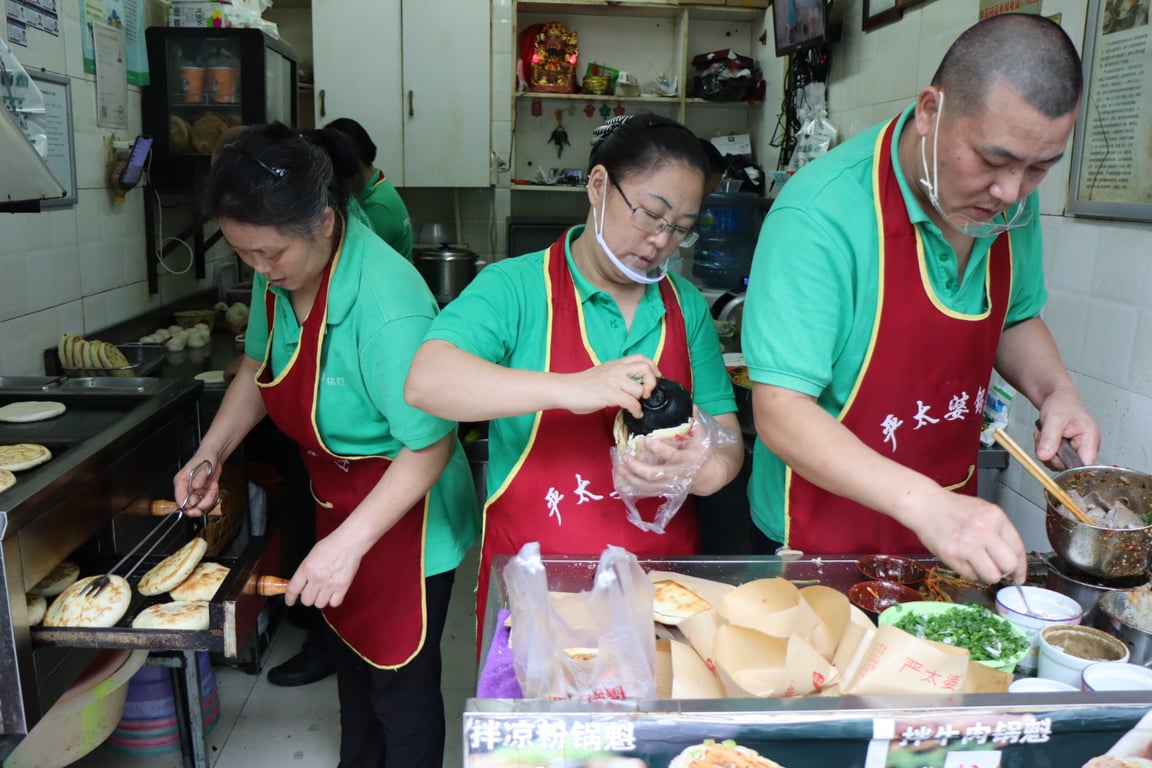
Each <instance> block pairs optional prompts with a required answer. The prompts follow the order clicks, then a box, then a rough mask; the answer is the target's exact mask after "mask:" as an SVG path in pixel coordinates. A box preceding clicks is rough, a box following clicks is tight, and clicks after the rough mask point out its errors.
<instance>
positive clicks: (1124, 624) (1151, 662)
mask: <svg viewBox="0 0 1152 768" xmlns="http://www.w3.org/2000/svg"><path fill="white" fill-rule="evenodd" d="M1099 603H1100V613H1101V614H1102V616H1101V617H1100V621H1099V622H1098V624H1097V626H1099V627H1100V628H1101V629H1103V630H1105V631H1108V632H1111V633H1112V634H1113V635H1115V636H1116V637H1118V638H1120V639H1121V640H1123V641H1124V642H1125V643H1127V644H1128V654H1129V656H1128V660H1129V661H1131V662H1132V663H1133V664H1140V665H1142V666H1145V667H1152V632H1149V631H1147V630H1144V629H1141V628H1140V627H1137V626H1134V625H1133V623H1132V614H1131V609H1130V608H1129V607H1128V592H1127V591H1122V592H1119V591H1118V592H1106V593H1104V594H1103V595H1100V597H1099Z"/></svg>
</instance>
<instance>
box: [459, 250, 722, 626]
mask: <svg viewBox="0 0 1152 768" xmlns="http://www.w3.org/2000/svg"><path fill="white" fill-rule="evenodd" d="M567 238H568V235H567V233H565V234H564V235H561V236H560V239H559V240H557V241H556V242H555V243H553V245H552V247H551V249H549V252H548V257H547V258H546V259H545V260H544V270H545V272H544V278H545V281H546V286H547V291H548V296H549V322H548V325H549V335H548V362H547V363H546V364H545V370H547V371H549V372H555V373H575V372H578V371H585V370H587V369H589V368H592V367H593V366H596V365H599V364H600V362H601V361H600V360H599V359H598V358H597V357H596V354H595V353H594V352H593V351H592V349H591V347H590V346H589V344H588V343H587V341H586V340H587V338H588V335H587V332H586V331H585V328H584V316H583V309H582V307H581V304H580V296H579V294H578V293H577V291H576V286H575V284H574V283H573V282H572V274H571V273H570V272H569V271H568V262H567V258H566V257H565V247H564V246H565V242H566V240H567ZM660 296H661V298H662V299H663V301H664V307H665V315H664V321H663V326H664V327H663V332H662V333H663V337H662V339H661V342H660V346H659V348H658V350H657V353H656V355H655V362H656V364H657V365H658V366H659V368H660V372H661V374H663V375H664V376H665V377H666V378H669V379H674V380H675V381H678V382H680V383H681V384H683V385H684V386H685V387H686V388H687V389H688V391H689V392H691V391H692V362H691V357H690V355H689V351H688V334H687V331H686V330H685V327H684V315H683V313H682V312H681V309H680V301H679V299H678V297H677V296H676V290H675V288H674V287H673V286H672V280H671V279H670V278H669V279H665V280H662V281H661V282H660ZM617 411H618V409H616V408H605V409H604V410H602V411H599V412H597V413H589V414H580V415H578V414H574V413H572V412H570V411H566V410H563V409H552V410H547V411H541V412H539V413H537V414H536V423H535V425H534V429H533V432H532V437H531V438H530V439H529V441H528V445H527V446H526V447H525V448H524V452H523V453H522V454H521V455H520V459H519V461H518V462H517V463H516V466H515V468H514V469H513V470H512V472H511V474H510V475H509V477H508V479H507V480H505V481H504V485H503V486H502V487H500V488H499V489H497V490H496V492H495V493H492V494H490V495H489V501H488V503H487V504H486V505H485V508H484V537H483V544H482V547H481V551H480V576H479V586H478V590H477V593H476V606H477V609H476V616H477V620H478V621H479V622H483V621H484V607H485V603H486V601H487V597H488V577H489V571H490V570H491V565H492V557H493V556H494V555H501V554H510V555H514V554H516V553H517V552H519V551H520V547H522V546H523V545H524V544H525V543H527V542H529V541H538V542H540V553H541V554H543V555H550V554H571V555H591V556H594V557H599V555H600V553H601V552H602V551H603V550H604V547H605V546H607V545H608V544H615V545H616V546H619V547H623V548H625V549H627V550H628V551H629V552H632V553H633V554H635V555H638V556H641V557H643V556H656V557H659V556H666V555H691V554H695V553H696V552H697V551H698V549H699V531H698V530H697V527H696V505H695V502H694V500H693V499H692V497H691V496H689V497H688V499H687V500H686V501H685V502H684V506H682V507H681V508H680V511H679V512H677V513H676V516H675V517H673V518H672V520H671V521H670V522H669V523H668V526H667V528H666V529H665V531H664V533H663V534H657V533H651V532H647V531H642V530H640V529H639V528H637V527H636V526H634V525H632V523H630V522H628V519H627V517H626V515H627V509H626V508H625V506H624V502H622V501H621V500H620V499H619V497H618V495H617V494H616V493H615V491H614V490H613V488H614V486H613V483H612V461H611V459H610V457H609V450H610V449H611V448H612V446H614V445H615V444H616V441H615V439H614V438H613V436H612V423H613V420H614V419H615V418H616V413H617ZM662 501H663V499H658V498H657V499H644V500H642V501H641V503H640V504H639V505H638V506H639V510H640V514H641V517H642V518H643V519H645V520H652V519H654V518H655V514H656V509H657V508H658V507H659V506H660V504H661V503H662Z"/></svg>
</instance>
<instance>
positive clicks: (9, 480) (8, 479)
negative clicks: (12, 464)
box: [0, 469, 16, 493]
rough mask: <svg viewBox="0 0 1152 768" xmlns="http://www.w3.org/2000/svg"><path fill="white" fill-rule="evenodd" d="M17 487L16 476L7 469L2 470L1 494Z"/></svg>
mask: <svg viewBox="0 0 1152 768" xmlns="http://www.w3.org/2000/svg"><path fill="white" fill-rule="evenodd" d="M14 485H16V475H14V474H12V473H11V472H9V471H8V470H6V469H0V493H3V492H4V491H6V490H8V489H9V488H11V487H12V486H14Z"/></svg>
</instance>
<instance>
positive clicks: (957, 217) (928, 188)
mask: <svg viewBox="0 0 1152 768" xmlns="http://www.w3.org/2000/svg"><path fill="white" fill-rule="evenodd" d="M943 111H944V93H943V92H941V93H940V104H939V107H938V108H937V110H936V127H935V129H934V130H933V131H932V171H931V173H929V171H928V153H927V149H926V146H927V141H926V140H925V138H924V137H923V136H921V137H920V165H921V167H922V168H923V170H924V176H923V177H921V178H920V186H921V187H922V188H923V189H924V192H925V194H927V195H928V202H929V203H930V204H931V205H932V208H933V209H935V211H936V213H938V214H940V218H941V219H943V220H944V222H945V223H946V224H947V225H948V226H950V227H952V229H954V230H956V231H957V232H959V233H960V234H962V235H965V236H967V237H993V236H996V235H1000V234H1003V233H1004V232H1007V231H1009V230H1012V229H1016V228H1017V227H1023V226H1025V225H1027V224H1029V223H1030V222H1031V221H1032V212H1031V211H1029V210H1027V209H1026V208H1025V205H1024V203H1025V201H1024V200H1021V201H1019V202H1018V203H1016V205H1014V206H1013V207H1012V208H1010V209H1008V210H1007V211H1005V212H1004V213H1003V214H1001V215H999V216H997V217H995V218H993V219H991V220H989V221H978V220H976V219H973V218H972V217H971V216H967V215H965V214H963V213H949V212H948V211H946V210H944V206H942V205H941V204H940V194H939V193H940V170H939V167H938V165H937V158H938V157H939V156H940V154H939V146H938V144H937V142H938V140H939V137H940V114H941V113H942V112H943ZM1001 217H1002V218H1001Z"/></svg>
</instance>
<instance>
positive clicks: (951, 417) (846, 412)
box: [785, 120, 1012, 554]
mask: <svg viewBox="0 0 1152 768" xmlns="http://www.w3.org/2000/svg"><path fill="white" fill-rule="evenodd" d="M895 127H896V121H895V120H893V121H892V123H890V124H889V125H888V127H887V129H885V130H884V131H882V132H881V135H880V137H879V139H878V140H877V142H876V152H875V162H874V167H875V170H874V171H873V185H874V189H875V190H876V201H877V204H876V217H877V221H878V224H879V226H878V234H879V239H880V275H881V282H880V293H879V297H878V301H877V310H876V311H877V322H876V325H875V329H874V331H873V334H872V340H871V343H870V346H869V349H868V353H867V355H866V356H865V359H864V365H863V367H862V368H861V370H860V375H859V377H858V378H857V380H856V385H855V387H854V389H853V392H852V394H851V395H850V396H849V398H848V401H847V403H845V405H844V408H843V410H842V411H841V412H840V414H839V417H838V418H839V420H840V422H841V423H843V424H844V426H846V427H848V429H850V430H851V431H852V433H853V434H855V435H856V436H857V437H858V438H859V439H860V440H861V441H863V442H864V444H865V445H867V446H868V447H870V448H872V449H873V450H874V451H876V452H878V453H879V454H881V455H882V456H887V457H888V458H891V459H893V460H895V461H898V462H900V463H901V464H903V465H904V466H906V467H909V468H910V469H914V470H916V471H917V472H920V473H922V474H924V475H927V476H928V477H931V478H932V479H933V480H935V481H936V482H937V483H939V484H940V485H941V486H943V487H945V488H948V489H950V490H956V491H960V492H962V493H967V494H970V495H975V493H976V457H977V452H978V451H979V446H980V444H979V439H980V427H981V425H982V423H983V418H984V399H985V396H986V395H987V391H986V389H985V388H986V387H987V385H988V379H989V376H990V374H991V371H992V366H993V364H994V363H995V360H996V349H997V347H998V346H999V343H1000V334H1001V331H1002V330H1003V328H1004V318H1005V316H1006V314H1007V312H1008V303H1009V298H1010V295H1011V289H1012V253H1011V249H1010V246H1009V238H1008V236H1007V235H1006V234H1004V235H1001V236H1000V237H998V238H996V240H995V241H994V242H993V243H992V248H991V252H990V253H989V255H988V269H987V271H986V273H985V295H986V296H987V297H988V307H987V308H986V309H985V311H984V312H983V313H982V314H979V315H962V314H960V313H957V312H953V311H951V310H949V309H947V308H946V307H944V305H943V304H942V303H940V302H939V300H938V299H937V297H936V295H935V293H934V292H933V291H932V289H931V287H930V284H929V280H928V275H927V272H926V267H925V265H924V263H923V262H924V258H925V256H924V251H923V244H922V243H921V241H920V233H919V231H918V230H917V229H916V227H915V226H914V225H913V224H912V221H911V220H910V219H909V218H908V211H907V208H906V206H905V204H904V197H903V195H902V194H901V191H900V184H899V182H898V181H897V179H896V170H895V168H894V166H893V165H892V136H893V134H894V132H895ZM785 488H786V489H787V490H786V499H787V501H786V508H785V526H786V527H785V542H786V544H787V545H788V546H789V547H792V548H795V549H799V550H802V551H804V552H810V553H823V554H847V553H872V552H888V553H907V554H922V553H925V552H926V551H927V550H926V549H925V548H924V545H923V544H922V543H921V542H920V539H919V537H918V536H916V534H915V533H913V532H912V531H911V530H910V529H908V528H906V527H904V526H903V525H901V524H900V523H898V522H896V521H895V520H893V519H892V518H891V517H889V516H888V515H883V514H880V513H879V512H876V511H874V510H871V509H868V508H867V507H864V506H862V505H860V504H857V503H855V502H853V501H849V500H848V499H845V498H843V497H841V496H836V495H834V494H831V493H829V492H827V491H825V490H823V489H821V488H818V487H817V486H815V485H813V484H812V483H809V482H808V481H807V480H805V479H804V478H802V477H800V476H799V475H797V474H795V473H794V472H793V471H792V469H791V468H788V469H787V473H786V477H785Z"/></svg>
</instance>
